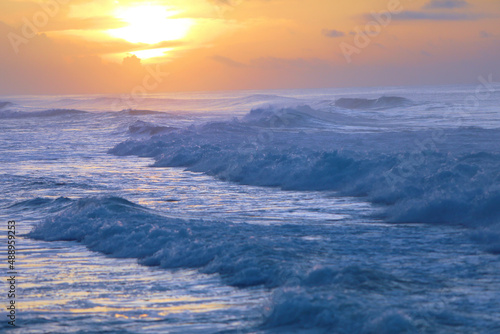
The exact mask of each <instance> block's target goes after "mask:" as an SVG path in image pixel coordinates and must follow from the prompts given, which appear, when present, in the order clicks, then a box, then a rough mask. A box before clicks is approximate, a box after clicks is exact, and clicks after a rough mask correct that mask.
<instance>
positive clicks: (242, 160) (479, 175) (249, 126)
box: [0, 78, 500, 333]
mask: <svg viewBox="0 0 500 334" xmlns="http://www.w3.org/2000/svg"><path fill="white" fill-rule="evenodd" d="M489 81H491V80H488V78H482V80H481V81H480V82H478V84H477V85H470V86H442V87H412V88H404V87H392V88H356V89H336V90H335V89H323V90H318V89H316V90H291V91H238V92H218V93H175V94H174V93H171V94H151V95H147V96H142V97H140V99H135V100H133V101H132V102H133V103H131V100H130V99H124V97H123V96H101V95H99V96H95V95H94V96H4V97H2V98H1V99H0V101H1V102H0V144H1V145H0V166H1V170H0V189H1V190H2V195H1V196H0V207H1V211H0V216H1V219H2V221H3V223H2V232H1V233H2V235H1V238H2V240H3V244H4V245H5V244H6V240H7V222H8V221H9V220H15V221H16V233H17V235H16V247H17V248H16V256H17V257H16V269H17V272H18V274H17V275H18V277H17V291H16V303H17V313H16V328H15V329H14V330H13V331H12V332H13V333H16V332H17V333H100V332H107V333H220V332H224V333H275V332H281V333H302V332H304V333H498V332H500V302H499V300H500V258H499V254H500V225H499V223H500V144H499V142H500V141H499V140H500V85H498V84H495V83H490V82H489ZM3 248H4V249H5V246H3ZM2 254H4V255H5V256H4V257H5V261H4V265H3V266H2V273H3V276H5V279H6V278H7V269H8V268H7V263H6V260H7V254H6V253H5V251H4V253H2ZM2 280H3V278H2ZM4 289H5V293H4V292H2V295H6V292H7V286H5V288H4ZM2 300H3V299H2ZM5 304H6V302H5ZM4 309H5V308H4ZM2 314H6V311H3V313H2ZM7 320H8V318H7V317H5V316H4V319H3V320H1V322H0V326H1V327H0V328H2V330H3V329H7V328H8V327H10V326H9V325H8V323H7Z"/></svg>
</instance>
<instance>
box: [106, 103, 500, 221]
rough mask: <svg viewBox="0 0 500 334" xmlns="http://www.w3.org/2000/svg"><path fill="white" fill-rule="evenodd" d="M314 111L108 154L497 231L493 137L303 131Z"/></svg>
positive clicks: (461, 132)
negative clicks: (332, 194)
mask: <svg viewBox="0 0 500 334" xmlns="http://www.w3.org/2000/svg"><path fill="white" fill-rule="evenodd" d="M311 110H312V109H311V108H310V107H300V108H298V109H290V108H286V109H278V110H274V109H261V110H254V111H252V112H250V113H249V114H248V115H247V116H245V117H243V119H242V120H241V121H239V120H232V121H227V122H211V123H207V124H203V125H199V126H191V127H189V128H185V129H180V130H176V131H172V132H170V133H169V134H165V135H158V136H153V137H152V138H151V139H148V140H142V141H134V140H129V141H126V142H123V143H121V144H119V145H117V146H116V147H114V148H113V149H111V150H110V153H112V154H115V155H137V156H142V157H152V158H154V159H155V160H156V162H155V163H154V166H155V167H166V166H175V167H186V168H188V169H189V170H191V171H197V172H204V173H207V174H209V175H213V176H215V177H218V178H220V179H222V180H227V181H232V182H238V183H241V184H248V185H257V186H272V187H280V188H282V189H289V190H319V191H337V192H339V193H340V194H341V195H348V196H355V197H363V198H366V199H368V200H369V201H371V202H373V203H375V204H379V205H381V206H383V208H384V213H385V214H384V217H383V218H384V219H385V220H388V221H391V222H398V223H431V224H464V225H467V226H470V227H484V226H489V225H493V224H495V223H497V222H499V221H500V206H498V205H497V203H499V200H500V171H499V170H498V166H499V165H500V147H498V145H496V144H495V143H496V142H498V140H500V131H498V130H486V129H476V128H458V129H447V130H439V131H438V130H432V131H431V130H422V131H412V132H406V133H401V132H383V133H352V134H348V133H339V132H336V131H317V130H311V131H308V130H307V129H305V128H304V125H307V124H309V123H310V122H315V121H316V120H317V119H318V118H317V117H316V115H315V113H313V112H311ZM317 113H318V114H319V113H320V112H317ZM333 122H334V121H333ZM323 123H325V122H323ZM299 125H302V127H301V128H300V129H299V131H297V130H294V129H296V128H297V127H298V126H299ZM464 140H466V141H467V143H468V144H467V145H461V144H460V143H462V142H463V141H464Z"/></svg>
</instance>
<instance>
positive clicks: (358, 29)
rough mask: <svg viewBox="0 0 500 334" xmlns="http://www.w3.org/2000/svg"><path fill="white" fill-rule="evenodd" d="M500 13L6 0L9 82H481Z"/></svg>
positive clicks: (425, 3)
mask: <svg viewBox="0 0 500 334" xmlns="http://www.w3.org/2000/svg"><path fill="white" fill-rule="evenodd" d="M394 8H396V10H394ZM391 9H392V10H393V12H390V10H391ZM387 13H390V16H389V18H388V19H386V18H387ZM499 18H500V2H499V1H498V0H475V1H472V0H353V1H340V0H339V1H336V0H335V1H334V0H311V1H307V2H306V1H303V0H151V1H138V0H119V1H118V0H72V1H68V0H43V1H42V0H1V1H0V74H1V76H0V92H4V93H8V92H17V93H28V92H31V93H39V92H40V93H41V92H46V93H88V92H92V93H107V92H129V91H130V90H131V89H132V88H133V87H135V86H137V85H140V84H141V82H142V80H143V79H144V77H145V75H147V74H148V71H147V67H148V66H156V65H161V66H162V68H163V69H164V71H165V72H168V73H170V76H169V80H165V81H164V82H162V83H161V84H159V85H158V88H157V89H156V91H158V92H161V91H171V90H180V91H184V90H225V89H268V88H299V87H301V88H307V87H311V88H315V87H346V86H379V85H417V84H441V83H466V82H475V80H476V78H477V76H478V75H481V74H483V75H485V74H487V73H497V72H498V71H500V63H499V59H500V57H498V55H499V54H500V43H499V42H500V25H499V24H498V19H499ZM499 76H500V73H499Z"/></svg>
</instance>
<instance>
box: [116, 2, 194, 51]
mask: <svg viewBox="0 0 500 334" xmlns="http://www.w3.org/2000/svg"><path fill="white" fill-rule="evenodd" d="M177 14H179V12H178V11H175V10H171V9H169V8H167V7H165V6H158V5H141V6H134V7H126V8H120V9H118V10H117V11H116V12H115V17H116V18H118V19H120V20H122V21H124V22H126V23H128V25H127V26H126V27H123V28H118V29H112V30H108V33H109V34H110V35H111V36H113V37H116V38H121V39H124V40H126V41H128V42H130V43H146V44H157V43H160V42H164V41H175V40H179V39H183V38H184V37H186V36H187V34H188V32H189V29H190V28H191V26H192V25H193V20H192V19H187V18H172V17H173V16H174V15H177Z"/></svg>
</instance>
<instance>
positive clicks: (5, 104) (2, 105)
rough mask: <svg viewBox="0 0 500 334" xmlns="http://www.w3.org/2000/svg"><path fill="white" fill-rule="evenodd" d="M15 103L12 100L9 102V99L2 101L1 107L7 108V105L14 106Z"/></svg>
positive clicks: (0, 102)
mask: <svg viewBox="0 0 500 334" xmlns="http://www.w3.org/2000/svg"><path fill="white" fill-rule="evenodd" d="M12 105H13V104H12V103H11V102H8V101H0V109H5V108H7V107H10V106H12Z"/></svg>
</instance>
